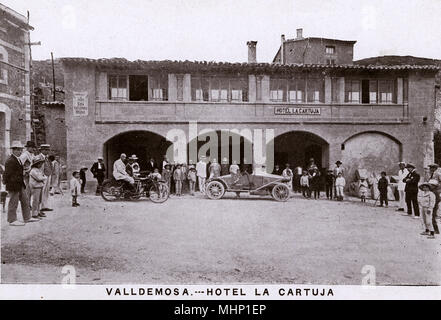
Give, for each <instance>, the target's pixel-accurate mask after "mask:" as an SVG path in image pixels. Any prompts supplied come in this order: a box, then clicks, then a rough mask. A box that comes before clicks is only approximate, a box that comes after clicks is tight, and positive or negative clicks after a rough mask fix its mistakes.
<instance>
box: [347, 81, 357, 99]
mask: <svg viewBox="0 0 441 320" xmlns="http://www.w3.org/2000/svg"><path fill="white" fill-rule="evenodd" d="M345 101H346V102H349V103H360V81H359V80H346V82H345Z"/></svg>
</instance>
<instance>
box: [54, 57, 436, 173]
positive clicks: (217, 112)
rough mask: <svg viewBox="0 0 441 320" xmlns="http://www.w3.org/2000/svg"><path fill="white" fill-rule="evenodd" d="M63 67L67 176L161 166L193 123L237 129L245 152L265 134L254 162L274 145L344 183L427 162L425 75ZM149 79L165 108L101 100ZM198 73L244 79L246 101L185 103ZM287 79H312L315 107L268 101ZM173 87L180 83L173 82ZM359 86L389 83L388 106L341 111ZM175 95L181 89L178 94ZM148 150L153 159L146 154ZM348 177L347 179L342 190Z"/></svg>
mask: <svg viewBox="0 0 441 320" xmlns="http://www.w3.org/2000/svg"><path fill="white" fill-rule="evenodd" d="M62 62H63V67H64V75H65V81H64V83H65V92H66V100H65V104H66V126H67V165H68V170H71V171H72V170H76V169H78V168H80V167H81V166H83V165H85V166H87V167H90V166H91V165H92V163H93V162H94V161H95V160H96V158H97V157H98V156H104V158H105V161H106V163H107V166H110V167H111V165H112V163H113V161H114V160H116V158H117V157H118V156H119V152H124V151H125V152H127V153H131V152H132V150H133V152H136V153H137V154H138V155H142V159H141V160H140V162H141V165H142V162H146V161H147V157H150V156H153V157H154V158H156V160H157V161H160V160H161V158H162V155H163V154H164V153H163V152H164V150H166V149H167V145H168V144H171V143H172V142H175V141H174V140H173V137H172V136H173V134H172V133H176V132H177V131H176V130H181V132H183V133H184V134H185V136H186V137H187V140H186V141H185V143H188V142H189V141H188V140H190V139H191V138H190V136H191V132H189V131H190V128H189V122H191V121H197V130H198V131H197V132H198V133H202V132H215V131H220V130H224V129H237V130H238V132H239V134H240V135H242V136H244V137H245V138H246V139H247V140H251V141H253V142H254V145H253V147H254V149H256V148H257V147H259V146H257V145H256V140H255V139H254V138H255V137H253V135H254V134H255V133H256V132H259V131H258V130H260V129H264V130H265V129H272V130H274V138H275V139H274V141H273V140H272V139H270V141H263V142H262V145H261V146H260V148H261V149H262V151H261V152H262V156H266V157H267V159H270V158H271V157H272V154H271V153H273V152H272V150H271V148H270V146H271V144H273V145H274V153H273V154H274V156H275V157H276V158H277V159H276V160H275V161H276V162H278V163H279V164H282V165H283V164H284V163H283V162H284V161H285V160H287V161H288V162H290V164H291V166H298V165H300V166H304V165H305V161H307V159H308V157H309V155H315V157H316V158H318V160H319V161H318V162H319V164H320V165H321V167H322V168H329V167H330V168H333V166H334V163H335V161H337V160H341V159H343V160H344V161H345V162H347V163H345V164H344V165H345V167H347V169H348V172H349V173H350V174H351V175H352V174H354V172H355V170H356V169H357V168H359V167H360V166H363V167H364V168H369V169H372V170H374V169H375V172H379V171H383V170H386V171H387V172H388V174H395V169H396V167H395V165H396V162H397V161H398V160H405V161H411V162H414V163H415V164H416V165H417V168H418V170H420V171H421V172H422V170H423V167H424V166H426V165H427V164H428V162H431V161H433V151H431V150H433V148H432V134H433V128H434V120H435V119H434V106H435V96H434V87H435V74H436V72H437V71H438V70H437V69H436V68H434V67H431V66H419V67H416V66H405V67H403V66H400V67H392V66H388V67H385V66H384V67H381V66H376V67H366V66H359V67H356V66H350V67H348V66H346V67H345V66H325V65H323V66H314V67H311V66H280V65H274V64H257V65H256V64H227V63H213V64H210V65H208V64H204V63H188V62H168V61H166V62H162V63H161V62H149V61H147V62H140V61H137V62H128V61H127V60H121V59H116V60H114V59H109V60H106V59H104V60H90V59H81V58H78V59H75V58H73V59H62ZM158 70H160V71H161V72H162V73H164V74H166V75H168V83H167V84H168V85H167V90H168V99H167V100H165V101H153V100H151V99H150V97H148V98H147V101H129V100H128V99H126V100H116V99H112V98H111V97H110V95H111V90H110V89H109V83H110V82H109V77H110V76H111V75H115V74H125V75H129V74H145V75H147V76H149V75H152V74H156V73H157V72H158ZM201 73H203V74H206V75H207V76H208V75H210V76H213V75H214V76H216V77H230V78H236V77H242V78H243V76H244V75H246V78H247V84H246V87H247V96H246V98H244V100H246V101H240V102H233V101H224V102H222V101H217V102H213V101H194V99H193V98H194V97H193V96H194V93H193V89H194V88H193V87H194V84H192V81H194V80H193V79H194V78H193V76H194V75H195V74H198V75H200V74H201ZM287 75H289V76H290V77H291V76H294V77H295V76H299V77H300V76H301V75H303V76H304V75H307V76H308V77H309V78H310V79H316V78H317V77H319V76H320V75H321V76H322V80H323V86H324V87H323V89H322V90H321V91H320V94H319V96H320V101H316V102H310V101H304V102H289V101H273V100H274V96H273V95H274V94H275V93H274V92H275V91H277V90H273V89H274V88H273V87H272V85H273V84H272V83H273V81H275V80H274V79H279V78H281V77H286V76H287ZM178 78H181V79H182V83H181V84H179V83H178V82H177V79H178ZM365 78H366V79H370V80H372V81H377V80H378V81H380V80H381V79H392V80H391V81H393V82H392V83H393V84H394V85H395V89H394V101H391V102H390V103H368V104H364V103H354V102H347V101H346V98H347V92H346V91H347V90H346V88H347V83H348V82H349V81H354V79H365ZM128 86H129V85H128V84H127V87H128ZM230 86H231V84H230ZM178 88H181V89H178ZM179 90H182V92H181V93H180V94H179V93H178V91H179ZM360 90H361V89H360ZM360 93H361V92H360ZM78 94H80V95H83V94H86V95H87V98H86V99H87V107H88V108H87V113H85V112H84V110H82V111H81V113H80V114H79V115H78V114H77V115H75V113H74V107H75V108H76V107H77V105H75V106H74V97H75V96H76V95H78ZM115 94H116V91H115ZM276 94H277V92H276ZM305 95H306V93H305ZM178 96H180V97H181V98H180V100H178V98H177V97H178ZM290 108H291V109H290ZM292 108H303V109H302V110H306V111H308V112H309V111H311V110H315V111H317V110H318V111H317V112H318V114H317V113H316V114H314V113H313V114H303V113H300V114H295V112H296V111H294V114H293V113H292V112H293V110H294V109H292ZM296 110H297V111H298V110H299V109H296ZM255 129H257V131H254V130H255ZM173 130H174V131H173ZM241 130H242V131H241ZM247 130H250V131H247ZM129 133H130V136H129V135H128V134H129ZM282 136H285V137H287V140H284V139H282V138H281V137H282ZM115 137H118V139H117V140H116V138H115ZM124 137H126V140H124ZM302 137H303V138H302ZM167 140H168V141H167ZM124 141H126V142H127V143H126V144H124ZM149 141H150V142H149ZM286 141H291V143H289V142H286ZM292 141H294V142H292ZM296 141H297V142H296ZM267 142H268V144H267ZM299 144H302V145H299ZM136 146H139V147H138V149H137V150H135V149H134V148H135V147H136ZM310 146H312V147H311V148H309V147H310ZM364 146H366V148H364ZM267 147H268V148H267ZM146 150H150V151H146ZM151 150H161V151H157V153H156V154H151V153H152V151H151ZM161 152H162V153H161ZM296 152H297V155H296V156H293V157H291V158H290V157H289V156H288V158H286V154H287V153H288V155H289V154H290V153H296ZM184 158H185V159H186V161H192V160H194V159H189V155H185V157H184ZM248 160H249V159H248ZM255 160H256V159H251V160H249V161H251V162H255ZM354 178H355V177H348V179H349V182H350V181H352V180H353V179H354Z"/></svg>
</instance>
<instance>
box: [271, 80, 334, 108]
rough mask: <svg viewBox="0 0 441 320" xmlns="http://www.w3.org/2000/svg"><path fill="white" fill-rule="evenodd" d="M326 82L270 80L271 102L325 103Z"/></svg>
mask: <svg viewBox="0 0 441 320" xmlns="http://www.w3.org/2000/svg"><path fill="white" fill-rule="evenodd" d="M324 93H325V82H324V79H320V78H317V79H315V78H292V79H277V78H271V79H270V100H271V101H274V102H292V103H305V102H311V103H319V102H324Z"/></svg>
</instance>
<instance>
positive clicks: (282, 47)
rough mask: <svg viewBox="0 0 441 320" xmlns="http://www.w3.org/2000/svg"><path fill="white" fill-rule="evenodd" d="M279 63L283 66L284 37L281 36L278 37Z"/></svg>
mask: <svg viewBox="0 0 441 320" xmlns="http://www.w3.org/2000/svg"><path fill="white" fill-rule="evenodd" d="M280 42H281V44H280V63H281V64H284V63H285V48H284V47H285V35H284V34H282V35H281V36H280Z"/></svg>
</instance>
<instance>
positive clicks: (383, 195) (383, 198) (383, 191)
mask: <svg viewBox="0 0 441 320" xmlns="http://www.w3.org/2000/svg"><path fill="white" fill-rule="evenodd" d="M388 185H389V181H387V179H386V172H384V171H383V172H381V178H380V180H378V191H380V205H379V207H382V206H383V202H384V203H385V204H386V208H387V207H388V201H387V186H388Z"/></svg>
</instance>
